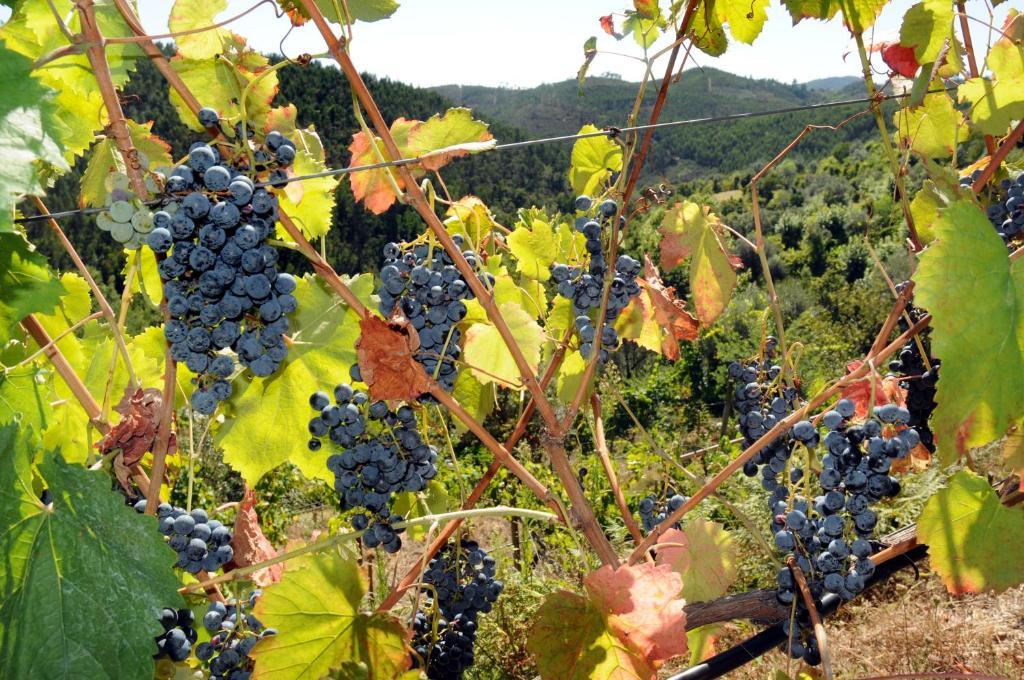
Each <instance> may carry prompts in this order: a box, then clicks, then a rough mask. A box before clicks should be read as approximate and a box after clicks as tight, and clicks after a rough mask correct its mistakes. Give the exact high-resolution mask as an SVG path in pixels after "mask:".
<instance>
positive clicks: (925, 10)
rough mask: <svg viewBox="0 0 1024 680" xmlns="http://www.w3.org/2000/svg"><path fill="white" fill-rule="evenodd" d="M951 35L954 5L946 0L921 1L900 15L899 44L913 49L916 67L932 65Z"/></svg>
mask: <svg viewBox="0 0 1024 680" xmlns="http://www.w3.org/2000/svg"><path fill="white" fill-rule="evenodd" d="M952 35H953V4H952V3H950V2H948V1H947V0H924V1H923V2H919V3H917V4H915V5H914V6H913V7H911V8H910V9H908V10H907V13H906V14H904V15H903V24H902V25H901V26H900V44H901V45H903V46H904V47H912V48H914V56H915V57H916V58H917V63H919V64H931V63H934V62H935V60H936V59H937V58H938V56H939V52H941V51H942V47H943V45H944V44H945V43H946V41H947V40H949V39H951V38H952Z"/></svg>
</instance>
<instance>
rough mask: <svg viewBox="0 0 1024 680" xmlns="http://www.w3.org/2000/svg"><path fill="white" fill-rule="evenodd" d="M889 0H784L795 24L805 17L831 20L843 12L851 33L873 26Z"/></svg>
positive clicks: (844, 20) (844, 21)
mask: <svg viewBox="0 0 1024 680" xmlns="http://www.w3.org/2000/svg"><path fill="white" fill-rule="evenodd" d="M886 2H887V0H783V2H782V4H784V5H785V6H786V8H787V9H788V10H789V14H790V16H791V17H793V25H794V26H795V25H796V24H797V23H799V22H800V21H802V20H803V19H824V20H826V21H827V20H829V19H831V18H832V17H834V16H835V15H836V14H837V13H838V12H840V11H842V13H843V24H845V25H846V28H847V29H848V30H849V31H850V33H863V32H864V31H866V30H867V29H869V28H871V27H872V26H873V25H874V23H875V19H877V18H878V14H879V12H881V11H882V8H883V7H884V6H885V4H886Z"/></svg>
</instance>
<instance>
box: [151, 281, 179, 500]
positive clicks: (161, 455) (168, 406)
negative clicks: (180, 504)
mask: <svg viewBox="0 0 1024 680" xmlns="http://www.w3.org/2000/svg"><path fill="white" fill-rule="evenodd" d="M160 309H161V311H163V315H164V322H165V323H166V322H167V320H168V319H169V318H170V315H169V314H168V312H167V300H166V299H164V300H163V301H162V302H161V303H160ZM177 378H178V365H177V364H176V363H175V361H174V359H173V358H172V357H171V345H170V343H165V346H164V387H163V393H162V396H163V403H162V404H161V406H160V422H159V423H157V428H156V444H154V445H153V467H152V469H151V470H150V479H149V489H148V490H147V491H146V514H147V515H155V514H156V508H157V506H158V505H160V484H161V483H162V482H163V479H164V473H165V472H166V471H167V449H168V447H169V446H170V443H171V434H172V432H171V428H172V425H173V418H174V387H175V383H176V382H177Z"/></svg>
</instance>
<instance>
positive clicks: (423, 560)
mask: <svg viewBox="0 0 1024 680" xmlns="http://www.w3.org/2000/svg"><path fill="white" fill-rule="evenodd" d="M571 334H572V329H567V330H566V332H565V336H564V340H565V341H564V342H563V343H562V344H560V345H559V346H558V348H557V349H556V350H555V353H554V355H552V357H551V361H550V362H549V363H548V366H547V368H546V369H545V370H544V375H543V376H541V379H540V385H541V387H543V388H544V389H547V387H548V385H549V384H550V383H551V381H552V380H554V377H555V373H556V372H557V371H558V367H559V366H561V365H562V360H563V359H564V357H565V346H566V342H568V340H569V337H570V336H571ZM535 408H536V405H535V404H534V402H533V399H530V401H529V402H528V403H527V404H526V408H525V409H523V412H522V413H521V414H520V416H519V420H518V421H516V425H515V427H514V428H513V429H512V434H510V435H509V437H508V439H507V440H506V441H505V449H506V450H508V451H511V450H512V449H513V448H515V445H516V444H518V443H519V440H520V439H521V438H522V437H523V435H524V434H526V426H527V425H528V424H529V422H530V419H531V418H532V417H533V413H534V409H535ZM501 468H502V463H501V461H500V460H499V459H498V458H497V457H495V458H494V460H492V461H491V465H490V467H488V468H487V471H486V472H484V474H483V475H482V476H481V477H480V479H479V480H477V483H476V486H474V487H473V489H472V490H471V491H470V492H469V496H468V497H467V498H466V500H465V501H464V502H463V503H462V509H463V510H471V509H473V508H474V507H475V506H476V504H477V503H478V502H479V501H480V499H481V498H482V497H483V495H484V491H486V490H487V487H488V486H489V485H490V483H491V480H493V479H494V476H495V475H496V474H498V470H500V469H501ZM559 507H561V506H559ZM461 525H462V519H456V520H453V521H452V522H449V523H448V524H446V525H445V527H444V529H442V530H441V532H440V533H439V534H438V535H437V536H436V537H435V538H434V540H433V541H431V542H430V545H428V546H427V548H426V550H424V551H423V554H422V555H420V557H419V558H418V559H417V560H416V562H415V563H414V564H413V565H412V566H411V567H410V568H409V569H408V571H406V573H405V576H403V577H402V580H401V581H399V583H398V585H397V586H395V587H394V588H393V589H392V590H391V592H389V593H388V595H387V597H386V598H384V601H383V602H381V604H380V606H379V607H377V611H388V610H390V609H391V608H393V607H394V606H395V605H396V604H398V601H399V600H400V599H401V598H402V594H403V593H405V591H407V590H408V589H409V588H410V587H412V585H413V584H414V583H416V581H417V580H419V578H420V576H419V575H420V572H421V571H422V570H423V567H424V565H426V564H427V562H429V561H430V560H431V558H433V557H434V555H436V554H437V552H438V551H439V550H440V549H441V548H443V547H444V544H445V543H447V542H448V539H449V538H451V537H452V535H453V534H455V532H456V531H457V530H458V528H459V527H460V526H461Z"/></svg>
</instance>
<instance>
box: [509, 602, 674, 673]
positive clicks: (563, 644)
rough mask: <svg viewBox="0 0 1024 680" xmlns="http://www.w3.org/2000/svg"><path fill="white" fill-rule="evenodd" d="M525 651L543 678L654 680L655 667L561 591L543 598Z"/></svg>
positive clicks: (588, 609) (588, 606)
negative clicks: (529, 654) (531, 657)
mask: <svg viewBox="0 0 1024 680" xmlns="http://www.w3.org/2000/svg"><path fill="white" fill-rule="evenodd" d="M526 648H527V650H529V652H530V653H531V654H532V655H533V658H534V660H535V661H536V662H537V671H538V672H539V673H540V677H541V678H542V679H543V680H653V679H654V678H655V677H656V675H655V671H654V669H653V668H652V667H651V666H650V665H648V664H647V663H646V662H645V661H644V660H643V659H642V658H641V657H640V655H639V654H637V653H636V652H634V651H632V650H631V649H629V647H627V646H626V644H625V643H624V642H623V641H622V640H620V639H619V638H618V637H616V636H615V635H614V634H613V633H612V632H611V631H610V630H608V626H607V624H606V622H605V619H604V617H603V616H602V615H601V612H600V611H598V609H597V608H596V607H595V606H594V605H593V604H592V603H591V602H590V601H589V600H588V599H587V598H585V597H581V596H580V595H577V594H575V593H570V592H568V591H566V590H560V591H557V592H555V593H552V594H550V595H548V596H547V597H546V598H545V599H544V603H543V604H542V605H541V606H540V609H539V610H538V611H537V614H536V621H535V623H534V624H533V627H532V628H531V629H530V633H529V637H528V638H527V641H526Z"/></svg>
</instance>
